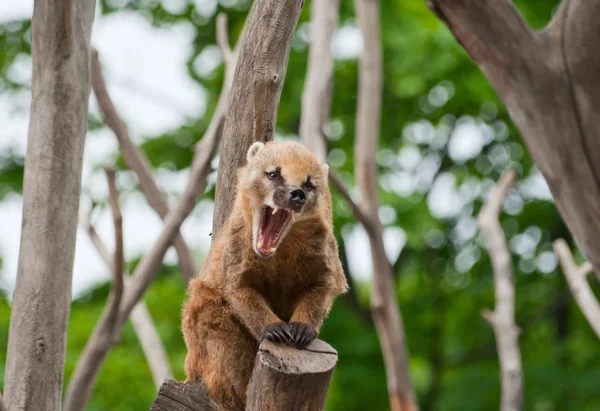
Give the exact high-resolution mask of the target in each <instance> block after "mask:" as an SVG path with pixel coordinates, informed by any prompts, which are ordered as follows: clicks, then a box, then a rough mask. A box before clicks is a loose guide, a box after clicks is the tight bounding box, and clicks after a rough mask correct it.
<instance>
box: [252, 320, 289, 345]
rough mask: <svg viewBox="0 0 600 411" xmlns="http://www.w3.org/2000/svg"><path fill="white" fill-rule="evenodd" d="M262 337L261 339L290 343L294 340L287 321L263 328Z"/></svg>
mask: <svg viewBox="0 0 600 411" xmlns="http://www.w3.org/2000/svg"><path fill="white" fill-rule="evenodd" d="M260 339H261V341H262V340H267V341H271V342H274V343H285V344H290V343H291V342H292V335H291V334H290V331H289V327H288V325H287V324H286V323H275V324H269V325H267V326H266V327H265V328H263V330H262V334H261V336H260Z"/></svg>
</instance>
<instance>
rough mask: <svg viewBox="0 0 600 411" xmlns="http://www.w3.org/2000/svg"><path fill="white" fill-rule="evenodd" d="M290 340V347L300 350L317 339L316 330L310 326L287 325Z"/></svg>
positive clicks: (302, 324)
mask: <svg viewBox="0 0 600 411" xmlns="http://www.w3.org/2000/svg"><path fill="white" fill-rule="evenodd" d="M288 327H289V330H290V334H291V335H292V340H291V342H290V345H293V346H294V347H296V348H297V349H299V350H301V349H303V348H305V347H306V346H307V345H308V344H310V343H311V342H313V340H314V339H315V338H317V330H315V329H314V328H313V327H312V326H311V325H308V324H304V323H297V322H292V323H289V324H288Z"/></svg>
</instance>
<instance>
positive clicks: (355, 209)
mask: <svg viewBox="0 0 600 411" xmlns="http://www.w3.org/2000/svg"><path fill="white" fill-rule="evenodd" d="M329 181H330V182H331V184H333V186H334V187H335V189H336V190H337V191H338V192H339V193H340V194H341V196H342V197H343V198H344V200H346V202H347V203H348V206H350V209H351V210H352V214H354V217H356V219H357V220H358V221H359V222H360V223H361V224H362V225H363V226H364V228H365V230H366V231H367V233H372V232H373V224H372V223H371V219H370V218H369V217H367V215H366V214H365V213H364V212H363V210H362V209H361V208H360V206H359V205H358V204H356V202H355V201H354V200H353V199H352V196H350V192H349V191H348V188H347V187H346V185H345V184H344V182H343V181H342V179H341V177H340V176H339V175H338V173H336V172H335V171H334V170H332V169H331V168H330V169H329Z"/></svg>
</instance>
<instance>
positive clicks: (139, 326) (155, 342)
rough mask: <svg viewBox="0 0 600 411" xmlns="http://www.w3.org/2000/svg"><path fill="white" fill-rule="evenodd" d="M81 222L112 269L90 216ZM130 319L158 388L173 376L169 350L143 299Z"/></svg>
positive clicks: (106, 251) (108, 254)
mask: <svg viewBox="0 0 600 411" xmlns="http://www.w3.org/2000/svg"><path fill="white" fill-rule="evenodd" d="M80 224H81V225H82V226H84V227H85V229H86V232H87V233H88V236H89V238H90V240H91V242H92V244H94V246H95V247H96V250H97V251H98V254H100V257H101V258H102V260H103V261H104V263H105V264H106V265H107V267H108V268H109V269H110V268H111V256H110V253H109V252H108V249H107V248H106V246H105V245H104V242H103V241H102V239H101V238H100V236H99V235H98V233H97V232H96V229H95V228H94V226H93V225H92V224H91V222H90V220H89V218H88V219H85V220H83V221H82V222H81V223H80ZM124 278H125V285H127V284H128V283H129V278H128V277H127V276H126V275H124ZM130 320H131V324H132V325H133V329H134V330H135V333H136V334H137V337H138V340H139V342H140V345H141V346H142V350H143V351H144V355H145V356H146V361H147V362H148V365H149V366H150V372H151V374H152V380H153V381H154V385H155V386H156V388H157V389H158V388H160V386H161V384H162V383H163V381H164V380H165V379H166V378H173V371H172V370H171V365H170V364H169V359H168V357H167V352H166V350H165V348H164V346H163V344H162V342H161V340H160V335H159V334H158V331H157V330H156V326H155V325H154V321H153V320H152V316H151V315H150V312H149V311H148V308H147V307H146V303H145V302H144V300H143V299H142V300H140V301H139V302H138V303H137V304H136V305H135V307H134V308H133V310H132V311H131V316H130Z"/></svg>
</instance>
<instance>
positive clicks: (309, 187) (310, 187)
mask: <svg viewBox="0 0 600 411" xmlns="http://www.w3.org/2000/svg"><path fill="white" fill-rule="evenodd" d="M304 189H305V190H306V191H313V190H314V189H315V185H314V184H313V183H311V182H310V177H309V178H308V179H307V180H306V183H304Z"/></svg>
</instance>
